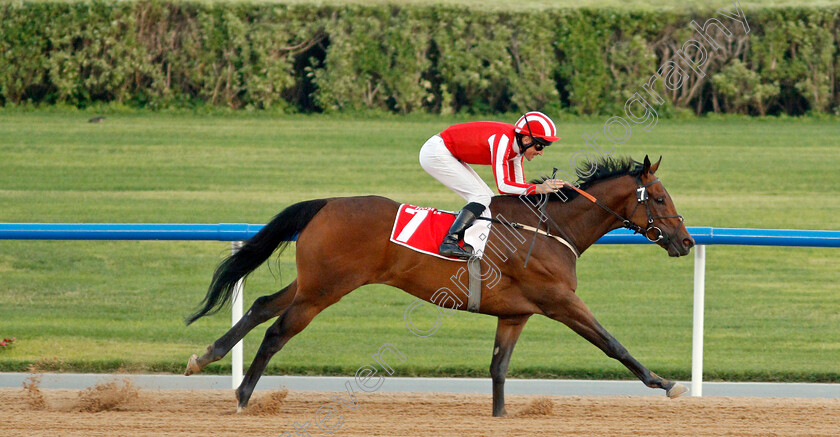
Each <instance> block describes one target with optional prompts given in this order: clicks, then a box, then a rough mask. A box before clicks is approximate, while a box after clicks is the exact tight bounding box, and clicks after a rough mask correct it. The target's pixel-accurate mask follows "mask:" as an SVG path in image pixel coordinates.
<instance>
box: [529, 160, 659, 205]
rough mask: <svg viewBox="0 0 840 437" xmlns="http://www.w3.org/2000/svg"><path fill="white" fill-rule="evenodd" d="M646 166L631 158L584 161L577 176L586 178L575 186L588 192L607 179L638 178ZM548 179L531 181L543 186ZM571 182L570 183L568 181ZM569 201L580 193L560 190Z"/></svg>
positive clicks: (546, 177) (579, 180) (564, 189)
mask: <svg viewBox="0 0 840 437" xmlns="http://www.w3.org/2000/svg"><path fill="white" fill-rule="evenodd" d="M593 167H594V168H595V171H592V168H593ZM643 167H644V165H643V164H642V163H640V162H637V161H635V160H633V159H632V158H630V157H629V156H622V157H618V158H613V157H609V156H608V157H603V158H600V159H598V160H596V161H594V162H593V161H588V160H587V161H582V162H580V163H579V164H578V168H577V172H576V173H577V174H578V175H581V174H585V175H587V176H585V177H578V180H577V181H576V182H575V185H577V186H578V188H580V189H581V190H586V189H587V188H589V187H591V186H592V185H595V184H596V183H598V182H601V181H605V180H607V179H613V178H616V177H620V176H627V175H630V176H637V175H639V174H640V173H641V172H642V168H643ZM547 179H550V177H548V176H543V177H541V178H538V179H534V180H532V181H531V183H532V184H541V183H543V182H545V181H546V180H547ZM567 182H570V181H567ZM560 192H561V193H563V194H564V195H565V196H566V198H567V199H569V200H571V199H574V198H575V197H577V196H579V194H578V192H577V191H575V190H572V189H571V188H563V189H562V190H560ZM534 196H539V194H535V195H534ZM549 198H556V199H560V198H561V196H549Z"/></svg>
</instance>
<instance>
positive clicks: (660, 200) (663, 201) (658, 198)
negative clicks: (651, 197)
mask: <svg viewBox="0 0 840 437" xmlns="http://www.w3.org/2000/svg"><path fill="white" fill-rule="evenodd" d="M656 202H657V203H665V198H664V197H657V198H656Z"/></svg>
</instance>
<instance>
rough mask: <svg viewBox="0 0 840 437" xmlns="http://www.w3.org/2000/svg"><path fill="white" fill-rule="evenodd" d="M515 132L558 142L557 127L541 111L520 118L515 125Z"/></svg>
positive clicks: (527, 113)
mask: <svg viewBox="0 0 840 437" xmlns="http://www.w3.org/2000/svg"><path fill="white" fill-rule="evenodd" d="M514 131H516V133H518V134H522V135H528V136H531V137H537V138H542V139H544V140H546V141H557V140H559V139H560V137H558V136H557V127H556V126H554V122H553V121H551V119H550V118H548V116H547V115H545V114H543V113H542V112H539V111H531V112H526V113H525V115H523V116H522V117H519V120H518V121H517V122H516V124H515V125H514Z"/></svg>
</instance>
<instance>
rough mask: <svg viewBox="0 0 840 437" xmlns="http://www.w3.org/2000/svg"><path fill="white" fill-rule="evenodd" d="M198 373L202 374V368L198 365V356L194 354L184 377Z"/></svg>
mask: <svg viewBox="0 0 840 437" xmlns="http://www.w3.org/2000/svg"><path fill="white" fill-rule="evenodd" d="M198 372H201V367H200V366H199V365H198V355H196V354H193V355H192V356H191V357H190V361H189V362H187V370H185V371H184V376H190V375H192V374H194V373H198Z"/></svg>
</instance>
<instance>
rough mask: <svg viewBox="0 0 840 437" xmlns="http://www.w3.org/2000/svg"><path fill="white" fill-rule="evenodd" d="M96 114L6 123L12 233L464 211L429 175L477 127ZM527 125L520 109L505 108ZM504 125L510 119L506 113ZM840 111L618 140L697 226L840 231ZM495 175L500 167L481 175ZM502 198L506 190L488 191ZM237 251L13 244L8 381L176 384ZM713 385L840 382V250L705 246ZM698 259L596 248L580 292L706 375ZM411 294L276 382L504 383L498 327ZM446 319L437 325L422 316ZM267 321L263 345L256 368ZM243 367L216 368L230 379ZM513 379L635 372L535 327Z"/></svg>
mask: <svg viewBox="0 0 840 437" xmlns="http://www.w3.org/2000/svg"><path fill="white" fill-rule="evenodd" d="M88 117H90V113H89V112H81V111H80V112H75V111H62V110H53V111H47V112H38V111H36V112H23V111H8V110H6V111H3V112H0V138H2V139H3V140H2V142H0V221H1V222H114V223H118V222H125V223H132V222H154V223H177V222H185V223H222V222H247V223H265V222H266V221H267V220H268V219H270V218H271V216H273V215H274V214H275V213H277V212H278V211H279V210H281V209H282V208H283V207H285V206H288V205H289V204H291V203H293V202H296V201H299V200H303V199H310V198H317V197H325V196H337V195H338V196H345V195H348V196H349V195H355V194H369V193H374V194H380V195H384V196H388V197H391V198H394V199H396V200H400V201H404V202H410V203H416V204H421V205H432V206H437V207H442V208H449V209H454V208H459V207H460V206H462V205H461V200H460V199H459V198H458V197H457V196H455V195H454V194H452V193H450V192H449V191H448V190H447V189H446V188H445V187H443V186H441V185H440V184H439V183H437V182H436V181H434V180H433V179H432V178H431V177H430V176H428V175H427V174H426V173H425V172H424V171H423V170H422V169H421V168H420V166H419V164H418V162H417V152H418V149H419V147H420V145H421V144H422V143H423V142H424V141H425V140H426V139H427V138H428V137H429V136H431V135H432V134H434V133H435V132H438V131H439V130H441V129H443V128H445V127H446V126H447V125H449V124H450V123H452V122H455V121H463V120H464V118H463V117H462V118H457V119H456V118H440V117H432V116H413V117H409V118H401V117H395V116H387V117H382V119H378V118H377V117H376V116H372V115H367V116H365V117H359V118H352V117H348V116H302V115H300V116H273V115H271V114H264V113H257V114H248V113H236V114H233V115H228V116H217V115H208V116H198V115H190V114H184V113H181V114H160V113H148V112H142V111H141V112H133V113H127V114H112V115H109V116H108V117H107V119H106V120H105V121H104V122H103V123H101V124H90V123H87V118H88ZM497 118H498V119H500V120H507V121H513V120H514V118H511V117H507V118H504V117H497ZM508 118H510V119H509V120H508ZM602 122H603V120H601V119H592V120H571V121H564V122H561V123H559V125H560V131H561V135H562V136H563V138H564V139H563V141H562V142H561V143H559V145H558V146H553V147H551V148H550V149H548V150H547V152H546V154H545V156H543V157H542V158H539V159H537V160H535V161H533V162H531V163H528V164H526V174H527V175H528V176H535V175H536V174H537V173H539V172H544V173H549V174H550V171H551V168H552V167H554V166H557V167H560V168H561V169H567V168H568V167H569V164H568V161H569V159H570V157H571V155H572V153H573V152H575V151H577V150H579V149H583V148H584V144H583V140H582V138H581V135H582V134H583V133H584V132H587V133H592V132H595V131H597V130H598V129H599V126H600V124H601V123H602ZM837 126H838V125H837V120H836V119H825V120H819V119H801V120H796V119H748V118H723V119H695V120H682V121H680V120H661V121H660V122H659V124H658V125H657V126H656V127H655V128H654V129H653V130H652V131H651V132H648V133H646V132H644V131H642V130H640V129H637V130H636V131H634V132H633V137H632V138H631V139H630V140H629V141H628V142H627V143H625V144H623V145H621V146H619V147H618V153H619V154H625V155H627V154H629V155H632V156H634V157H635V158H637V159H640V158H642V157H643V156H644V154H645V153H647V154H650V155H651V156H652V157H654V158H656V157H658V156H659V155H663V156H664V158H663V162H662V167H661V169H660V171H659V175H660V177H661V178H662V181H663V182H664V183H665V185H666V187H667V188H668V190H669V192H670V193H671V195H672V197H673V198H674V199H675V202H676V205H677V207H678V209H679V211H680V213H682V214H683V215H684V216H685V217H686V220H687V224H688V225H689V226H719V227H763V228H796V229H834V230H837V229H840V222H838V220H837V217H840V173H839V172H838V169H839V168H840V153H838V130H837ZM479 172H480V174H482V176H484V177H485V178H486V179H487V180H488V181H489V180H490V173H489V169H488V168H479ZM491 186H493V185H492V182H491ZM228 251H229V244H228V243H221V242H59V241H40V242H39V241H0V277H2V281H0V337H2V336H16V337H17V338H18V342H17V343H16V345H15V346H14V348H13V349H10V350H5V351H0V370H2V371H11V370H24V369H25V368H26V367H27V366H28V365H29V364H31V363H35V362H40V364H39V365H40V366H41V367H43V368H52V369H60V370H65V371H71V370H72V371H113V370H116V369H118V368H123V369H127V370H133V371H163V372H180V371H182V370H183V365H184V364H185V362H186V358H187V357H188V356H189V355H190V354H192V353H196V352H201V351H203V349H204V347H205V346H206V345H207V344H209V343H210V342H212V341H213V340H215V339H216V338H217V337H218V336H220V335H221V334H222V333H223V332H224V331H225V329H226V327H227V326H229V323H230V320H229V319H230V316H229V315H228V314H227V313H222V314H219V315H217V316H214V317H211V318H205V319H202V320H200V321H199V322H197V323H196V324H194V325H192V326H190V327H184V326H183V323H182V318H183V316H185V315H186V314H188V313H190V312H191V311H192V310H193V309H194V308H195V305H196V304H197V303H198V302H199V301H200V300H201V298H202V297H203V295H204V292H205V290H206V286H207V283H208V281H209V278H210V275H211V273H212V270H213V269H214V267H215V266H216V264H217V263H218V262H219V261H220V260H221V259H222V257H223V256H224V255H225V254H226V253H227V252H228ZM707 252H708V253H707V257H708V261H707V281H706V285H707V305H706V360H705V366H706V367H705V368H706V372H707V376H709V377H711V378H713V379H730V380H796V381H833V382H837V381H840V372H838V369H837V365H836V363H837V362H838V361H840V323H838V322H840V320H839V319H840V315H838V314H840V312H838V308H840V287H838V282H840V273H838V272H840V251H838V250H837V249H816V248H776V247H723V246H714V247H710V248H708V250H707ZM293 253H294V251H293V250H290V251H288V252H287V253H285V254H284V255H283V256H281V257H280V260H279V263H280V268H279V272H278V269H274V273H273V274H272V273H271V272H269V270H268V268H267V267H264V268H261V269H260V270H259V271H258V272H257V273H256V274H255V275H254V277H253V278H251V279H249V282H248V284H247V286H246V290H245V293H246V294H245V296H246V304H249V303H250V301H251V300H253V299H254V298H256V297H257V296H259V295H263V294H267V293H268V292H271V291H274V290H276V289H278V288H280V287H282V286H284V285H285V284H286V283H288V281H290V280H291V278H293V277H294V275H295V273H294V268H293V266H294V259H293ZM692 269H693V263H692V257H686V258H684V259H671V258H668V257H667V256H666V254H665V252H664V251H663V250H661V249H658V248H655V247H650V246H645V247H642V246H595V247H593V248H592V249H590V251H588V252H587V253H586V254H585V255H584V257H583V258H582V260H581V262H580V268H579V284H580V285H579V290H578V293H579V294H580V296H581V297H582V298H583V299H584V301H585V302H587V304H588V305H589V306H590V309H591V310H592V311H593V313H594V314H595V315H596V317H598V319H599V320H600V321H601V323H602V324H603V325H604V326H605V327H606V328H607V329H609V330H610V331H611V332H612V333H613V334H614V335H615V336H616V337H617V338H618V339H619V340H620V341H622V343H623V344H624V345H625V346H627V348H628V349H629V350H630V352H631V353H633V354H634V356H636V358H638V359H639V360H640V361H641V362H642V363H644V364H645V365H647V366H648V367H650V368H651V369H652V370H654V371H656V372H658V373H659V374H661V375H663V376H666V377H676V378H688V376H689V372H690V359H691V305H692ZM412 300H413V299H412V298H411V297H410V296H409V295H407V294H405V293H403V292H401V291H399V290H396V289H393V288H390V287H386V286H366V287H363V288H362V289H360V290H358V291H356V292H354V293H352V294H350V295H348V296H347V297H346V298H345V299H343V300H342V301H341V302H340V303H339V304H337V305H334V306H333V307H330V308H328V309H327V310H326V311H325V312H324V313H322V314H321V315H319V316H318V317H317V318H316V319H315V321H313V323H312V324H311V325H310V327H309V328H307V329H306V330H305V331H304V332H303V333H302V334H300V335H298V336H297V337H295V338H294V339H293V340H292V341H291V342H290V343H289V344H288V345H287V346H286V348H285V349H284V350H283V351H282V352H281V353H280V354H278V355H277V356H276V357H275V359H274V360H273V361H272V363H271V365H270V368H269V373H282V374H290V373H295V374H343V375H347V374H352V373H353V372H354V371H355V370H356V369H357V368H359V367H360V366H362V365H364V364H367V363H369V362H371V361H372V358H371V355H372V354H373V353H374V352H376V351H377V349H378V348H379V347H380V346H381V345H382V344H383V343H391V344H393V345H395V346H396V347H397V348H398V349H399V350H400V351H402V352H403V353H404V354H405V355H406V357H407V361H406V362H405V363H404V364H400V365H396V366H395V369H396V371H397V373H398V374H401V375H470V376H487V374H488V372H487V368H488V366H489V361H490V354H491V350H492V342H493V335H494V329H495V323H494V321H495V319H494V318H492V317H487V316H482V315H474V314H467V313H458V314H456V315H453V316H452V317H449V318H447V319H445V320H444V323H443V325H442V327H441V328H440V330H439V331H438V332H437V333H436V334H435V335H433V336H432V337H429V338H419V337H416V336H414V335H412V334H411V333H410V332H409V331H408V330H407V329H406V328H405V325H404V322H403V312H404V310H405V308H406V307H407V305H408V304H409V303H410V302H411V301H412ZM426 310H429V308H426V309H424V310H420V312H416V313H415V314H414V315H415V316H418V315H419V316H421V318H420V323H426V322H428V323H431V314H432V313H431V312H426V313H425V314H420V313H422V311H426ZM263 332H264V327H260V328H257V329H256V330H254V332H253V333H252V334H251V335H249V336H248V337H247V338H246V343H245V344H246V348H245V353H246V363H247V362H248V361H249V360H250V358H251V357H252V356H253V354H254V353H255V351H256V347H257V345H258V343H259V341H260V340H261V338H262V335H263ZM229 363H230V361H229V358H226V359H224V360H223V361H221V362H220V363H218V364H216V365H213V366H211V367H209V368H208V369H207V371H208V372H217V373H221V372H225V371H227V370H228V369H229V368H230V364H229ZM510 372H511V376H526V377H536V376H550V377H579V378H587V377H598V378H625V379H632V375H631V374H630V373H629V371H627V370H626V369H624V368H623V367H622V366H621V365H620V364H618V363H617V362H615V361H613V360H611V359H609V358H607V357H606V356H604V355H603V354H602V353H601V352H600V351H599V350H597V349H596V348H595V347H594V346H592V345H590V344H589V343H587V342H586V341H584V340H583V339H582V338H580V337H578V336H577V335H575V334H574V333H572V332H571V331H570V330H569V329H568V328H566V327H565V326H562V325H560V324H558V323H556V322H553V321H550V320H547V319H545V318H542V317H534V318H533V319H532V320H531V321H530V322H529V324H528V326H527V327H526V328H525V331H524V333H523V335H522V338H521V340H520V342H519V344H518V346H517V349H516V352H515V353H514V356H513V360H512V363H511V368H510Z"/></svg>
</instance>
